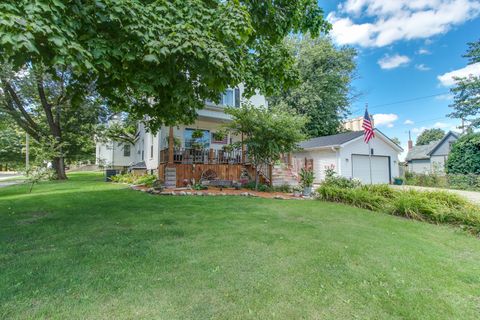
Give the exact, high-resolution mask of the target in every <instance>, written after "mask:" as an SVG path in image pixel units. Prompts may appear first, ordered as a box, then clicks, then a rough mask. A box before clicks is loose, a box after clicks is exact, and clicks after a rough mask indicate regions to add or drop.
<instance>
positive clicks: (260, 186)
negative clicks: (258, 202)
mask: <svg viewBox="0 0 480 320" xmlns="http://www.w3.org/2000/svg"><path fill="white" fill-rule="evenodd" d="M243 187H244V188H245V189H250V190H255V181H250V182H248V183H245V184H244V185H243ZM257 191H261V192H269V191H272V188H271V187H270V186H267V185H266V184H261V183H259V184H258V190H257Z"/></svg>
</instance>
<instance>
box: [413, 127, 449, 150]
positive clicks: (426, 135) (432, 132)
mask: <svg viewBox="0 0 480 320" xmlns="http://www.w3.org/2000/svg"><path fill="white" fill-rule="evenodd" d="M444 136H445V131H443V130H442V129H437V128H433V129H425V130H423V131H422V133H420V135H419V136H418V137H417V143H416V145H417V146H423V145H427V144H429V143H430V142H432V141H435V140H440V139H442V138H443V137H444Z"/></svg>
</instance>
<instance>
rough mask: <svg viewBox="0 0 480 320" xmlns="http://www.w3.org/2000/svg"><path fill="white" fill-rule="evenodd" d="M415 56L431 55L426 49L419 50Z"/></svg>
mask: <svg viewBox="0 0 480 320" xmlns="http://www.w3.org/2000/svg"><path fill="white" fill-rule="evenodd" d="M417 54H419V55H427V54H431V52H430V51H429V50H428V49H424V48H420V49H419V50H418V51H417Z"/></svg>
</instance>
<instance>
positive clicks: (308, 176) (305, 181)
mask: <svg viewBox="0 0 480 320" xmlns="http://www.w3.org/2000/svg"><path fill="white" fill-rule="evenodd" d="M314 179H315V175H314V173H313V170H307V169H305V168H302V170H300V183H301V185H302V187H303V195H304V196H305V197H309V196H310V195H311V194H312V188H313V180H314Z"/></svg>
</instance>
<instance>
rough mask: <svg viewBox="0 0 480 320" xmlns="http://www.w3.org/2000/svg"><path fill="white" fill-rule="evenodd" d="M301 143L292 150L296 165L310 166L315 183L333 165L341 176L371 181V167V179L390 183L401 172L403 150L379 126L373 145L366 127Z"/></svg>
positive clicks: (367, 182)
mask: <svg viewBox="0 0 480 320" xmlns="http://www.w3.org/2000/svg"><path fill="white" fill-rule="evenodd" d="M300 147H301V148H302V150H300V151H298V152H295V153H294V154H293V159H292V161H293V165H294V167H297V168H299V167H302V166H307V167H311V168H312V169H313V171H314V173H315V183H320V182H322V180H324V179H325V173H326V171H327V170H328V169H333V170H334V171H335V172H336V173H337V174H338V175H340V176H343V177H346V178H349V179H359V180H361V181H362V183H365V184H369V183H370V167H371V180H372V183H374V184H380V183H391V182H392V180H393V178H394V177H397V176H398V175H399V160H398V157H399V154H400V153H401V152H402V151H403V149H402V148H401V147H400V146H398V145H397V144H395V143H394V142H393V141H392V140H391V139H389V138H388V137H387V136H386V135H385V134H383V133H382V132H381V131H379V130H378V129H375V138H374V139H372V140H370V148H369V147H368V144H366V143H365V142H364V141H363V131H352V132H345V133H340V134H335V135H330V136H324V137H318V138H313V139H310V140H307V141H304V142H302V143H301V144H300ZM370 161H371V162H370ZM370 163H371V166H370Z"/></svg>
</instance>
